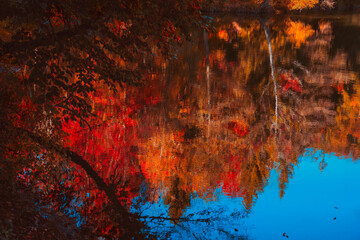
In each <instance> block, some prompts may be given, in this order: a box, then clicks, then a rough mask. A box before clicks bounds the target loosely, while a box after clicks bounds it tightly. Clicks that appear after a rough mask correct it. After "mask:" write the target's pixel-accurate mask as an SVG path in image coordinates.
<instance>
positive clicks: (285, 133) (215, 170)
mask: <svg viewBox="0 0 360 240" xmlns="http://www.w3.org/2000/svg"><path fill="white" fill-rule="evenodd" d="M349 19H350V20H349ZM351 19H352V18H349V17H342V18H339V19H326V18H311V19H305V18H286V19H281V20H275V19H270V20H267V21H265V20H259V19H239V18H234V17H221V18H215V20H214V21H215V22H216V25H217V28H216V30H215V31H214V32H209V33H204V32H202V31H200V30H199V31H196V30H194V32H193V37H194V39H196V40H195V41H194V42H192V43H186V44H185V45H184V46H183V48H182V49H180V51H179V54H178V56H179V57H178V60H173V61H170V62H163V61H162V60H161V59H159V58H156V57H155V58H154V59H151V60H150V62H151V63H150V64H151V65H152V68H153V71H154V72H155V73H154V74H153V75H151V76H149V79H150V80H149V81H148V82H147V83H146V86H144V87H143V88H138V87H126V88H125V89H123V90H122V91H120V92H119V93H112V92H111V91H110V90H109V89H108V88H107V87H106V86H97V87H98V88H99V92H98V95H95V96H90V98H91V99H92V103H93V107H94V109H95V112H94V113H96V114H97V115H98V116H100V117H101V119H100V120H101V121H100V120H99V119H98V120H97V121H98V122H96V124H95V125H96V126H97V127H95V128H93V129H92V131H91V132H90V133H89V132H81V131H80V129H81V128H80V126H78V125H76V124H75V123H74V122H71V121H70V123H69V124H68V125H65V126H64V130H65V131H66V132H68V133H69V136H68V138H69V140H70V143H69V145H70V146H71V147H73V148H74V149H76V150H77V151H78V152H79V153H80V154H81V155H82V156H83V157H84V158H86V159H87V161H89V162H90V163H91V164H92V165H93V166H94V167H96V169H97V170H98V172H99V174H100V176H101V177H103V178H104V179H107V181H108V183H109V185H110V186H114V188H116V191H117V193H118V195H119V196H122V198H121V200H122V203H124V204H127V205H128V206H132V211H133V212H135V213H139V214H140V215H141V216H142V219H144V222H145V223H146V224H147V226H148V227H149V228H150V229H149V233H152V234H155V235H159V234H160V237H163V238H165V239H170V238H173V239H176V238H180V237H181V236H183V234H185V233H187V234H188V237H189V238H192V237H194V238H198V237H199V238H201V237H203V238H208V239H214V238H219V237H221V238H224V237H225V238H226V237H228V238H230V237H236V238H246V237H245V236H248V235H249V234H250V233H251V232H252V231H251V230H249V231H250V232H246V230H244V228H243V226H242V225H241V224H240V223H242V222H244V221H246V220H244V218H245V216H250V217H249V224H250V223H252V222H253V223H256V224H258V223H259V224H261V221H260V220H259V219H258V218H257V217H258V216H263V215H262V214H266V211H264V210H256V209H258V207H257V206H258V205H259V204H261V203H263V204H265V205H260V207H261V206H262V207H263V208H262V209H264V208H266V207H268V208H271V203H273V202H274V201H275V200H274V197H275V196H274V195H276V199H277V200H276V201H280V200H279V199H281V198H283V199H284V200H286V196H287V191H288V190H287V187H288V186H289V185H291V183H290V184H289V182H291V181H290V179H291V178H292V177H293V175H295V176H296V174H297V171H305V172H306V171H309V172H308V173H310V170H306V168H305V167H304V168H303V169H302V170H301V166H302V165H301V164H299V161H300V160H301V158H300V159H299V156H302V155H303V154H304V153H306V149H307V148H310V147H311V148H314V149H321V151H323V153H332V156H335V155H336V156H343V157H348V158H352V159H353V160H354V161H355V160H356V159H358V158H359V157H360V149H359V138H360V129H359V126H360V125H359V117H360V116H359V111H360V82H359V70H360V68H359V65H360V57H359V56H360V55H359V46H358V45H357V44H356V42H357V41H358V36H360V35H359V32H360V26H358V25H356V24H354V23H357V22H356V21H354V22H352V20H351ZM344 29H345V30H351V32H344V31H345V30H344ZM356 39H357V40H356ZM144 61H145V60H144ZM94 121H95V120H94ZM336 161H337V162H338V163H337V164H340V165H341V164H342V161H341V159H338V158H337V160H336ZM347 161H348V160H347ZM317 164H318V165H319V168H320V169H319V170H317V171H318V173H321V172H324V173H325V174H326V168H327V167H326V166H327V164H329V163H328V161H326V158H323V159H320V160H318V162H317ZM344 164H345V163H344ZM298 165H299V166H300V167H299V168H296V166H298ZM329 165H330V164H329ZM314 174H315V173H314ZM78 175H79V176H78V178H79V179H78V180H77V181H78V182H81V184H79V185H78V187H79V188H78V189H76V190H77V191H79V192H81V194H82V195H81V197H82V199H86V201H85V205H86V204H87V206H88V208H89V209H91V211H92V212H96V213H97V214H98V215H97V216H98V219H99V218H102V217H103V218H106V216H105V215H104V214H103V213H102V210H101V209H102V208H101V206H104V196H102V195H101V194H102V193H100V192H99V191H98V190H97V189H92V188H91V183H90V182H89V180H88V179H86V177H85V176H81V174H78ZM274 176H276V179H274ZM311 176H315V175H311ZM341 177H342V175H339V176H338V177H336V178H341ZM294 181H295V180H294ZM297 181H299V182H301V183H298V184H300V185H301V184H305V182H304V181H303V180H301V179H300V180H297ZM314 181H316V180H314ZM275 182H277V187H278V189H279V191H271V194H270V193H267V192H266V186H267V188H270V187H273V186H274V183H275ZM329 184H330V182H329V183H328V184H327V185H326V187H329ZM344 184H349V185H351V184H353V182H351V181H350V182H346V183H344ZM84 189H85V191H84ZM264 189H265V190H264ZM290 189H291V188H290V187H289V190H290ZM313 191H314V192H315V191H321V189H313ZM269 194H270V195H271V197H272V198H273V200H272V202H271V201H269V202H267V203H264V202H263V201H264V200H261V198H263V197H264V196H265V197H266V196H268V195H269ZM296 194H298V195H299V194H300V195H303V194H304V193H303V192H296ZM298 195H296V196H298ZM257 199H258V202H257V203H256V200H257ZM288 201H290V203H291V204H292V205H291V206H292V207H293V208H297V209H298V210H299V211H301V210H302V207H301V206H299V204H300V203H298V202H297V200H296V199H295V198H292V200H288ZM311 201H312V202H315V201H318V200H314V199H312V200H311ZM340 201H345V200H344V199H342V200H340ZM255 203H256V204H255ZM290 203H289V204H290ZM334 204H335V203H334ZM336 204H338V205H339V204H340V203H336ZM105 205H106V204H105ZM264 206H265V207H264ZM294 206H296V207H294ZM351 206H353V207H354V206H355V205H354V204H353V205H351ZM284 209H285V208H284ZM278 210H279V211H282V213H283V211H285V210H283V209H278ZM253 212H254V214H253ZM259 212H260V214H259ZM257 214H259V215H257ZM290 218H295V217H294V216H293V217H290ZM98 219H97V221H98ZM104 221H105V222H106V219H105V220H104ZM279 221H280V222H284V221H286V218H285V217H284V218H283V219H279ZM319 221H320V219H319ZM356 221H357V220H356V219H355V218H352V221H350V220H349V222H348V223H349V224H354V222H356ZM269 226H270V225H269ZM164 227H165V229H167V230H163V229H164ZM249 228H250V227H249ZM287 229H289V228H287ZM287 229H284V230H282V229H280V228H278V229H276V230H277V231H280V233H276V234H280V235H281V234H282V231H289V234H290V230H287ZM160 231H161V232H160ZM266 231H268V229H267V230H266ZM266 231H262V230H260V231H259V232H266ZM291 231H293V232H291V237H293V235H295V233H296V232H297V231H299V232H300V231H301V230H300V229H298V228H297V229H292V230H291ZM320 232H323V230H321V231H320ZM105 234H106V233H105ZM259 234H260V233H259ZM274 234H275V233H274ZM250 235H251V234H250ZM274 236H275V235H274ZM298 236H300V235H298ZM254 237H259V238H263V237H264V236H261V235H256V236H254ZM300 239H301V238H300Z"/></svg>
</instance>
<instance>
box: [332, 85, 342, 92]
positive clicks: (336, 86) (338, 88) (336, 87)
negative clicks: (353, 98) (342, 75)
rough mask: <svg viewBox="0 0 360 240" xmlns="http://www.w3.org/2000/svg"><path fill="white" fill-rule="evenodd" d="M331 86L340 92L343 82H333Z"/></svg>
mask: <svg viewBox="0 0 360 240" xmlns="http://www.w3.org/2000/svg"><path fill="white" fill-rule="evenodd" d="M332 87H333V88H334V89H335V90H336V91H337V92H338V93H342V91H344V84H343V83H341V84H333V85H332Z"/></svg>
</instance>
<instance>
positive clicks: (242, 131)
mask: <svg viewBox="0 0 360 240" xmlns="http://www.w3.org/2000/svg"><path fill="white" fill-rule="evenodd" d="M227 128H228V129H230V130H232V131H233V132H234V133H235V134H236V135H238V136H239V137H243V136H245V135H246V134H247V133H248V132H249V131H248V129H247V127H246V126H245V125H244V124H242V123H240V122H235V121H231V122H229V123H228V126H227Z"/></svg>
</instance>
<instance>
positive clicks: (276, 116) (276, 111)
mask: <svg viewBox="0 0 360 240" xmlns="http://www.w3.org/2000/svg"><path fill="white" fill-rule="evenodd" d="M260 23H261V25H262V26H263V28H264V32H265V36H266V39H267V42H268V48H269V60H270V68H271V78H272V80H273V83H274V93H275V127H276V129H277V122H278V94H277V86H276V79H275V68H274V62H273V54H272V47H271V39H270V34H269V31H268V29H267V27H266V25H265V23H264V21H262V20H260Z"/></svg>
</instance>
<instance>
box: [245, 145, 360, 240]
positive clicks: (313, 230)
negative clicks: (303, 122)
mask: <svg viewBox="0 0 360 240" xmlns="http://www.w3.org/2000/svg"><path fill="white" fill-rule="evenodd" d="M311 152H313V150H311V149H309V150H308V152H307V153H306V154H304V155H303V156H301V157H300V158H299V165H298V167H295V169H294V176H293V178H292V179H291V180H290V181H289V184H288V187H287V189H286V190H285V195H284V197H283V198H282V199H280V198H279V188H278V185H277V174H276V172H275V171H274V172H272V175H271V178H270V180H269V184H268V185H267V186H266V187H265V189H264V193H263V194H261V195H260V196H259V198H258V200H257V202H256V204H255V206H254V208H253V210H252V212H251V214H250V215H249V216H248V218H247V220H246V224H245V227H246V228H249V229H250V230H249V232H251V236H252V237H253V238H254V239H281V238H283V235H282V234H283V233H284V232H285V233H286V235H288V236H289V238H291V239H348V240H351V239H354V240H355V239H357V240H358V239H360V226H359V224H360V163H359V162H355V161H354V160H353V159H346V158H340V157H337V156H335V155H334V154H325V155H324V157H325V159H324V161H325V162H326V163H327V167H326V168H325V169H324V170H323V171H320V170H319V163H320V161H321V159H318V160H316V157H319V156H321V155H322V152H321V151H316V152H315V153H314V154H309V153H311ZM319 158H321V157H319ZM334 218H336V219H334Z"/></svg>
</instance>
